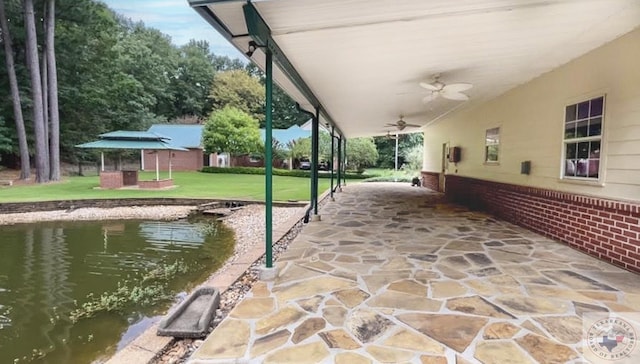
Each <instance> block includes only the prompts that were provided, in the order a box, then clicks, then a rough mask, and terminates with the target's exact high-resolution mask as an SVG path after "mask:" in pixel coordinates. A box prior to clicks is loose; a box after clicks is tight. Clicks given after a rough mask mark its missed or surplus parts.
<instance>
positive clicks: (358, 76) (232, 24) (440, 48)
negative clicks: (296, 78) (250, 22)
mask: <svg viewBox="0 0 640 364" xmlns="http://www.w3.org/2000/svg"><path fill="white" fill-rule="evenodd" d="M190 1H191V2H192V3H194V2H196V1H199V3H200V4H203V3H209V2H208V1H206V0H204V1H203V0H190ZM243 4H245V2H244V1H224V2H215V1H213V0H212V1H211V2H210V4H209V5H207V7H208V8H209V10H211V12H212V13H213V14H215V16H216V17H217V18H218V19H220V21H221V22H222V23H223V24H224V26H226V27H227V29H228V30H229V33H230V34H227V36H230V35H243V34H246V33H247V28H246V25H245V22H244V16H243V13H242V5H243ZM253 5H254V6H255V7H256V8H257V10H258V12H259V13H260V15H261V16H262V17H263V19H264V20H265V22H266V23H267V24H268V25H269V27H270V28H271V32H272V37H273V38H274V40H275V41H276V43H277V44H278V45H279V47H280V48H281V49H282V50H283V52H284V53H285V55H286V57H287V58H288V59H289V60H290V61H291V63H292V64H293V66H294V67H295V68H296V70H297V71H298V73H299V74H300V75H301V76H302V78H303V79H304V80H305V82H306V84H307V85H308V86H309V87H310V88H311V90H312V91H313V93H314V94H315V95H316V97H317V98H318V99H319V100H320V102H321V103H322V106H323V107H324V109H325V110H326V111H327V113H328V114H329V115H330V116H331V118H332V119H333V120H334V121H335V123H336V125H337V126H338V127H339V128H340V129H341V130H342V132H343V133H344V134H345V135H346V136H347V137H359V136H371V135H383V134H385V133H386V131H387V130H388V128H385V124H386V123H389V122H395V121H396V120H397V119H398V118H399V116H400V115H404V116H405V118H404V119H405V121H407V122H408V123H412V124H419V125H422V126H424V125H428V124H430V123H432V122H435V121H437V120H439V119H440V118H442V117H443V116H444V115H447V114H449V113H455V112H458V111H460V110H463V109H466V108H472V107H475V106H477V105H479V104H481V103H484V102H487V101H488V100H491V99H492V98H495V97H496V96H498V95H500V94H502V93H504V92H506V91H508V90H509V89H512V88H514V87H516V86H518V85H520V84H523V83H526V82H527V81H529V80H531V79H533V78H535V77H537V76H539V75H541V74H543V73H545V72H548V71H551V70H553V69H554V68H556V67H558V66H560V65H562V64H565V63H567V62H569V61H570V60H572V59H574V58H577V57H579V56H580V55H582V54H584V53H587V52H588V51H590V50H592V49H594V48H597V47H599V46H601V45H602V44H604V43H606V42H609V41H611V40H613V39H615V38H617V37H619V36H621V35H623V34H625V33H627V32H629V31H631V30H633V29H634V28H636V27H638V26H640V0H456V1H452V0H429V1H426V0H323V1H318V0H265V1H254V2H253ZM249 40H250V39H249V38H248V37H246V36H240V37H236V38H234V39H232V42H233V43H234V45H236V47H238V48H239V49H241V50H242V51H243V52H244V51H246V50H247V44H248V41H249ZM638 46H640V45H638ZM253 60H254V61H255V62H256V63H258V65H260V66H262V65H263V63H264V54H262V53H261V52H256V53H255V54H254V56H253ZM639 62H640V61H639ZM438 73H439V74H441V78H440V80H441V81H442V82H444V83H455V82H469V83H472V84H473V85H474V87H473V88H472V89H471V90H469V91H466V92H465V93H466V94H468V95H469V96H470V98H471V99H470V100H469V101H450V100H445V99H441V98H440V99H437V100H435V101H432V102H429V103H426V104H425V103H423V102H422V99H423V98H424V97H425V96H426V95H427V94H428V92H427V91H426V90H424V89H422V88H421V87H420V86H419V85H418V83H419V82H421V81H426V82H431V81H432V76H433V75H434V74H438ZM275 78H276V80H277V82H278V83H279V84H280V85H281V86H283V87H284V88H285V89H286V90H287V91H288V92H289V93H290V94H291V95H292V96H293V97H294V98H295V99H296V100H297V101H299V102H301V104H303V105H306V106H307V107H309V106H310V105H309V102H308V101H307V100H304V98H303V97H302V94H301V93H300V92H299V91H297V90H295V87H294V86H293V84H292V83H291V82H289V81H288V80H286V78H285V77H284V74H283V73H281V72H279V70H276V72H275ZM392 131H394V130H392ZM408 131H412V130H410V129H409V128H407V129H405V132H408ZM413 131H415V129H414V130H413Z"/></svg>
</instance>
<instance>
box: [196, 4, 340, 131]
mask: <svg viewBox="0 0 640 364" xmlns="http://www.w3.org/2000/svg"><path fill="white" fill-rule="evenodd" d="M187 2H188V3H189V6H191V7H192V8H193V9H194V10H195V11H196V12H197V13H198V14H200V16H201V17H202V18H204V19H205V20H206V21H207V23H209V24H211V26H212V27H213V28H214V29H215V30H216V31H217V32H218V33H220V34H221V35H222V36H223V37H224V38H225V39H226V40H227V41H228V42H229V43H230V44H231V45H233V46H234V47H235V48H236V49H237V50H238V51H239V52H240V53H242V54H243V55H245V58H246V59H247V60H249V61H250V62H254V61H253V59H252V58H251V57H248V56H246V54H245V50H244V49H242V48H241V47H239V46H238V45H237V44H235V43H234V42H233V41H232V40H233V39H234V38H237V37H239V36H249V37H251V38H252V39H253V40H254V41H257V42H259V43H261V44H260V45H265V44H262V41H261V39H256V37H258V36H262V37H266V38H265V39H266V40H267V42H266V43H267V44H268V45H270V49H271V50H272V52H273V56H274V59H275V61H276V63H277V64H278V66H279V68H280V70H281V71H282V73H283V74H284V75H285V76H286V77H287V78H288V79H289V80H290V81H291V83H293V85H294V86H295V87H296V88H297V89H298V90H299V91H300V92H301V93H302V95H303V96H304V97H305V98H306V99H307V101H310V103H311V104H312V105H316V106H318V107H319V108H320V114H321V115H322V116H323V117H324V118H325V119H326V120H327V121H329V123H330V124H331V125H332V126H333V127H334V128H335V130H336V131H337V132H338V134H340V135H344V133H342V130H340V128H339V127H338V126H337V125H336V123H335V121H334V120H333V118H332V117H331V115H330V114H329V112H328V111H327V110H326V109H325V108H324V107H323V106H322V104H321V103H320V101H319V100H318V98H317V97H316V96H315V94H314V93H313V91H311V89H310V88H309V86H308V85H307V83H306V82H305V81H304V79H303V78H302V77H301V76H300V74H299V73H298V71H296V69H295V67H293V65H292V64H291V62H290V61H289V59H288V58H287V57H286V55H285V54H284V52H283V51H282V50H281V49H280V47H279V46H278V44H277V43H276V42H275V40H274V39H273V38H272V37H271V30H270V29H269V26H268V25H267V23H266V22H265V21H264V19H263V18H262V17H261V16H260V14H259V13H258V10H257V9H256V8H255V6H254V5H253V4H252V3H251V1H247V0H187ZM228 2H244V3H245V4H244V5H243V12H244V13H245V23H247V24H246V25H247V29H249V33H251V26H250V25H249V23H248V22H247V13H246V11H245V10H244V9H245V8H250V9H251V10H249V11H251V12H253V14H255V17H254V20H255V21H256V22H260V24H261V25H259V26H260V27H262V28H263V33H264V34H262V35H257V34H248V35H247V34H233V33H231V31H230V30H229V28H227V26H226V25H224V24H223V23H222V21H221V20H220V18H218V17H217V16H216V15H215V14H214V13H213V12H212V11H211V10H210V9H209V8H208V7H207V5H211V4H215V3H228ZM252 16H254V15H252ZM253 25H256V24H253ZM254 63H255V62H254Z"/></svg>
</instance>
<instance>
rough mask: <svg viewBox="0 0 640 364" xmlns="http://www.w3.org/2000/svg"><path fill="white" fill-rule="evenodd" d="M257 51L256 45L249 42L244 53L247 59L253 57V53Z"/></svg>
mask: <svg viewBox="0 0 640 364" xmlns="http://www.w3.org/2000/svg"><path fill="white" fill-rule="evenodd" d="M256 49H258V44H257V43H256V42H254V41H249V50H248V51H247V52H246V53H245V54H246V55H247V57H251V56H253V52H255V51H256Z"/></svg>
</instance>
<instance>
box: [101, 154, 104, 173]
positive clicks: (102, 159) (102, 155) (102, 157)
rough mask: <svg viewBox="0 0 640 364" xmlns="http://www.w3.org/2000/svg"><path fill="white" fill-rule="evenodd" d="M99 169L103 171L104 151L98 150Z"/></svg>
mask: <svg viewBox="0 0 640 364" xmlns="http://www.w3.org/2000/svg"><path fill="white" fill-rule="evenodd" d="M100 171H101V172H104V152H102V151H101V152H100Z"/></svg>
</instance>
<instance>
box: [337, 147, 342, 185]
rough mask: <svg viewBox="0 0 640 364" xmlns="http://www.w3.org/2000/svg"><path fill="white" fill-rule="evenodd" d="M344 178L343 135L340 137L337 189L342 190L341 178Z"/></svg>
mask: <svg viewBox="0 0 640 364" xmlns="http://www.w3.org/2000/svg"><path fill="white" fill-rule="evenodd" d="M341 177H342V135H341V136H339V137H338V181H337V183H336V188H338V189H339V188H340V178H341Z"/></svg>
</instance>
